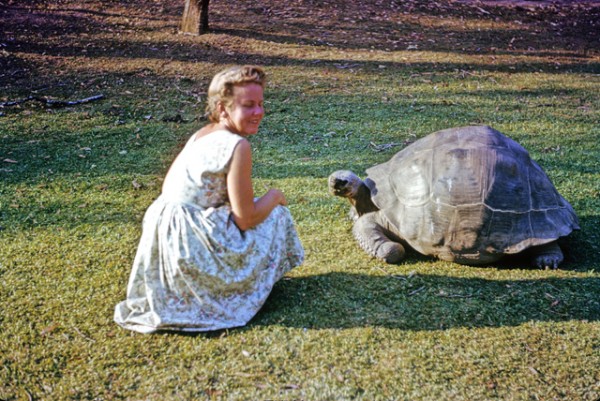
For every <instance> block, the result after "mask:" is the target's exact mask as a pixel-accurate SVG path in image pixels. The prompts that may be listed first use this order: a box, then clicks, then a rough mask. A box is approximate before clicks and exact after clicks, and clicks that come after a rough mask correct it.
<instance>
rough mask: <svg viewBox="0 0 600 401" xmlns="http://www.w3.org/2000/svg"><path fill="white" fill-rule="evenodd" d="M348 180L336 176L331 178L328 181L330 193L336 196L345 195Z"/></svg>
mask: <svg viewBox="0 0 600 401" xmlns="http://www.w3.org/2000/svg"><path fill="white" fill-rule="evenodd" d="M347 185H348V181H347V180H340V179H338V178H335V179H333V180H332V181H331V182H330V183H329V187H330V189H331V193H332V194H334V195H336V196H345V195H347V194H348V186H347Z"/></svg>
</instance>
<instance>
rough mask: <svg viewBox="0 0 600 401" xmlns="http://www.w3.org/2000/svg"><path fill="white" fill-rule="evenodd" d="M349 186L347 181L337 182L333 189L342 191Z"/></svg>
mask: <svg viewBox="0 0 600 401" xmlns="http://www.w3.org/2000/svg"><path fill="white" fill-rule="evenodd" d="M346 184H348V181H347V180H335V184H333V188H335V189H341V188H344V187H345V186H346Z"/></svg>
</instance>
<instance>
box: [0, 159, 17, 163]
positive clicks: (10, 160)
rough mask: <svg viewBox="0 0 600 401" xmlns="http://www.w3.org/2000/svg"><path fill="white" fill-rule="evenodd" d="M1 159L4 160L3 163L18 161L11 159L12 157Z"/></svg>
mask: <svg viewBox="0 0 600 401" xmlns="http://www.w3.org/2000/svg"><path fill="white" fill-rule="evenodd" d="M2 161H3V162H5V163H18V161H16V160H13V159H4V160H2Z"/></svg>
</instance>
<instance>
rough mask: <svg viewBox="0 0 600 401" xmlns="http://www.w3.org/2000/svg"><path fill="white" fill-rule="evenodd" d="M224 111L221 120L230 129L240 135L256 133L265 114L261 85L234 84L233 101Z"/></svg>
mask: <svg viewBox="0 0 600 401" xmlns="http://www.w3.org/2000/svg"><path fill="white" fill-rule="evenodd" d="M225 111H226V117H225V118H224V119H222V120H221V121H222V122H224V124H225V126H226V127H227V128H228V129H229V130H230V131H232V132H235V133H236V134H239V135H241V136H249V135H254V134H256V133H257V132H258V126H259V125H260V122H261V120H262V118H263V117H264V115H265V109H264V107H263V88H262V86H260V85H259V84H254V83H250V84H246V85H236V86H234V87H233V101H232V103H231V105H230V106H229V107H226V108H225Z"/></svg>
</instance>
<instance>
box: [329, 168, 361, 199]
mask: <svg viewBox="0 0 600 401" xmlns="http://www.w3.org/2000/svg"><path fill="white" fill-rule="evenodd" d="M363 185H364V183H363V181H362V180H361V179H360V178H358V176H357V175H356V174H354V173H353V172H352V171H348V170H338V171H335V172H334V173H332V174H331V175H330V176H329V192H331V193H332V194H333V195H335V196H341V197H343V198H350V199H354V198H356V196H357V195H358V194H359V192H360V188H361V186H363Z"/></svg>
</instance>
